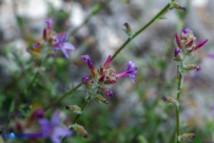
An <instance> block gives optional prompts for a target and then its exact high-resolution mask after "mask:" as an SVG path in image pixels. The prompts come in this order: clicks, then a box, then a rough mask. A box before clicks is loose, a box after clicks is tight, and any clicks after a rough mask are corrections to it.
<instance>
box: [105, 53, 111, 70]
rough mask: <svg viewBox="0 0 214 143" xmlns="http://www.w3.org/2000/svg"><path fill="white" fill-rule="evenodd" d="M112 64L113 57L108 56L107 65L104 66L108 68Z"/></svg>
mask: <svg viewBox="0 0 214 143" xmlns="http://www.w3.org/2000/svg"><path fill="white" fill-rule="evenodd" d="M110 62H111V55H109V56H108V58H107V60H106V62H105V64H104V67H105V68H108V66H109V64H110Z"/></svg>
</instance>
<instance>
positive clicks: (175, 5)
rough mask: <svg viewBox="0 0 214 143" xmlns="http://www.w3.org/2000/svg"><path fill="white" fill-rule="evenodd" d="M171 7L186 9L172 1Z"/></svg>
mask: <svg viewBox="0 0 214 143" xmlns="http://www.w3.org/2000/svg"><path fill="white" fill-rule="evenodd" d="M173 7H174V8H176V9H180V10H186V7H184V6H181V5H180V4H178V3H176V2H173Z"/></svg>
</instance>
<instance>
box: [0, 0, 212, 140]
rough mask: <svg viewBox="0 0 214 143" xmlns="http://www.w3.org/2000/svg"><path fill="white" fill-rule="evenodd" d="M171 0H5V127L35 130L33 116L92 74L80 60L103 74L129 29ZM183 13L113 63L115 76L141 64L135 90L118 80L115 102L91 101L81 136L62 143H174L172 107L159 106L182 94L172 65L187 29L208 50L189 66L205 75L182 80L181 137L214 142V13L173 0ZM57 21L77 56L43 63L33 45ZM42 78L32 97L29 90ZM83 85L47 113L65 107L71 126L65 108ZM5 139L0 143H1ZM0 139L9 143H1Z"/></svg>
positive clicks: (208, 2) (1, 20)
mask: <svg viewBox="0 0 214 143" xmlns="http://www.w3.org/2000/svg"><path fill="white" fill-rule="evenodd" d="M167 2H168V0H161V1H160V0H152V1H151V0H1V1H0V109H1V112H0V130H2V131H4V130H5V129H8V130H12V131H15V132H17V126H18V125H20V126H22V128H23V129H22V131H23V132H32V131H36V130H38V129H39V125H38V123H37V122H36V121H34V122H33V123H31V124H30V125H29V126H26V125H25V124H26V122H27V121H28V119H29V117H30V115H32V113H33V112H34V111H35V110H36V109H37V108H42V109H44V108H45V107H46V106H48V105H49V104H50V103H51V102H52V101H54V100H55V99H57V98H59V97H61V96H62V95H63V93H65V92H66V91H68V90H69V89H71V88H72V87H73V86H74V85H77V84H78V83H79V82H81V80H82V77H83V76H84V75H85V74H87V73H88V72H89V69H88V68H87V65H85V64H84V63H83V62H82V61H81V58H80V56H81V55H83V54H89V55H90V56H91V59H92V60H93V62H94V63H95V65H96V66H97V67H99V66H100V65H102V64H103V63H104V62H105V60H106V58H107V56H108V55H113V54H114V52H115V51H116V50H117V49H118V48H119V47H120V46H121V44H122V43H123V42H124V41H125V40H126V39H127V38H128V36H127V34H126V33H125V32H124V23H128V24H129V25H130V27H131V29H132V31H137V30H138V29H139V28H140V27H142V26H144V25H145V24H146V23H147V22H148V21H149V20H150V19H151V18H152V17H153V16H154V15H155V14H156V13H157V12H159V10H161V9H162V8H163V7H164V6H165V5H166V4H167ZM177 2H178V3H180V4H181V5H183V6H185V7H187V10H186V11H180V10H175V9H172V10H170V11H168V13H167V14H166V15H165V16H164V17H161V19H158V20H156V22H155V23H154V24H152V26H150V27H149V28H148V29H146V30H145V31H144V32H143V33H141V34H140V35H139V36H138V37H136V38H135V39H134V40H132V41H131V42H130V44H129V45H128V46H127V47H126V48H125V49H124V50H123V51H121V53H120V54H119V55H118V56H117V57H116V58H115V59H114V61H113V62H112V63H111V65H112V66H113V67H115V68H116V69H117V71H123V70H124V68H125V66H126V63H127V62H128V61H129V60H133V61H135V63H136V65H137V67H138V73H137V76H136V83H135V84H132V82H131V81H130V80H129V79H128V78H127V79H120V80H118V82H117V84H115V85H114V86H109V87H110V88H111V89H113V92H114V93H113V96H112V97H108V100H109V104H107V105H106V104H100V103H97V102H94V103H91V104H89V105H88V106H87V108H86V109H85V111H84V113H83V115H81V117H80V119H79V123H81V124H82V125H84V127H85V129H87V131H88V133H89V138H87V139H85V138H83V137H82V136H81V135H79V134H76V133H75V132H73V135H72V136H71V137H69V138H67V139H66V141H65V142H74V143H75V142H77V143H78V142H80V143H82V142H84V143H100V142H102V143H172V142H173V138H174V131H175V108H174V107H173V106H171V105H169V104H167V103H164V102H163V101H162V97H163V96H173V97H175V95H176V63H175V61H174V60H173V54H174V53H173V52H174V48H175V46H176V45H175V38H174V35H175V33H176V32H178V33H179V32H180V31H181V30H182V29H183V28H185V27H189V28H191V29H192V31H193V33H194V34H195V35H196V37H197V39H198V40H203V39H209V41H208V43H207V44H206V45H205V46H204V47H203V48H202V49H200V50H199V51H197V52H196V53H195V55H194V58H193V60H192V61H191V62H190V63H196V64H198V65H200V66H201V71H200V72H190V73H186V74H185V82H184V88H183V93H182V97H181V132H182V133H185V132H194V133H195V134H196V137H195V139H194V140H193V141H187V142H194V143H202V142H203V143H214V86H213V85H214V76H213V70H214V68H213V67H214V49H213V44H214V43H213V39H214V26H213V25H214V19H213V18H212V14H213V12H214V10H213V9H214V1H213V0H177ZM48 17H51V18H53V20H54V30H55V31H56V32H62V31H65V32H67V33H68V34H69V40H68V41H69V42H71V43H72V44H73V45H74V46H75V47H76V50H75V51H73V52H71V53H70V58H69V59H65V58H64V57H63V56H59V57H57V58H48V59H47V60H46V62H45V63H44V64H43V65H41V64H40V62H41V60H40V59H38V58H35V57H34V56H32V55H31V54H30V53H29V52H27V48H28V47H29V46H30V45H31V44H32V43H33V42H34V41H36V40H37V39H41V37H42V32H43V29H44V28H45V26H46V25H45V22H44V21H45V19H46V18H48ZM37 71H39V73H40V74H39V75H38V76H37V80H35V82H34V84H33V85H32V87H31V88H30V90H29V92H28V94H26V92H25V90H26V88H27V87H28V86H29V82H30V81H31V80H32V78H33V77H34V75H35V74H36V73H37ZM84 94H85V91H84V88H82V87H81V88H79V89H78V90H77V91H76V92H75V93H73V94H72V96H68V97H67V98H66V99H64V100H62V102H60V103H58V104H57V105H54V106H52V107H51V109H49V110H47V111H46V110H45V111H44V116H45V117H46V118H48V119H49V118H50V117H51V116H52V114H53V113H54V111H56V110H60V111H61V112H62V115H63V118H64V119H65V121H64V124H65V125H67V126H69V125H70V124H71V123H72V120H74V117H75V115H74V114H72V113H71V112H69V111H66V110H65V108H64V107H65V105H72V104H76V105H81V103H82V102H83V100H84V97H85V96H84ZM13 141H15V142H41V143H42V142H51V140H50V139H44V138H40V139H36V140H33V139H26V138H24V139H21V138H19V139H13V140H7V141H6V142H13ZM0 142H1V141H0ZM2 142H3V141H2Z"/></svg>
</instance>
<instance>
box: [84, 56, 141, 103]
mask: <svg viewBox="0 0 214 143" xmlns="http://www.w3.org/2000/svg"><path fill="white" fill-rule="evenodd" d="M82 60H83V61H84V62H85V63H87V64H88V67H89V69H90V71H91V74H90V75H85V76H84V77H83V80H82V82H83V83H84V84H85V86H86V87H88V88H96V89H97V88H98V90H101V91H104V93H105V95H108V96H111V95H112V94H113V92H112V90H109V89H107V88H106V85H109V84H114V83H116V81H117V79H118V78H122V77H130V78H131V81H132V82H133V83H134V82H135V75H136V73H137V70H138V69H137V67H136V66H135V64H134V62H133V61H129V62H128V64H127V66H126V68H125V70H124V71H123V72H121V73H117V72H116V70H115V69H114V68H112V67H110V66H109V64H110V61H111V56H108V58H107V60H106V62H105V63H104V65H103V66H101V67H100V68H98V69H95V67H94V64H93V62H92V60H91V58H90V57H89V55H83V56H82ZM99 99H102V98H101V97H100V98H99Z"/></svg>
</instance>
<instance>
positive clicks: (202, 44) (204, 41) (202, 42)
mask: <svg viewBox="0 0 214 143" xmlns="http://www.w3.org/2000/svg"><path fill="white" fill-rule="evenodd" d="M207 41H208V39H206V40H203V41H200V42H198V43H197V44H196V46H194V47H193V48H192V49H191V52H192V51H195V50H197V49H199V48H201V47H202V46H204V45H205V44H206V43H207Z"/></svg>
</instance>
